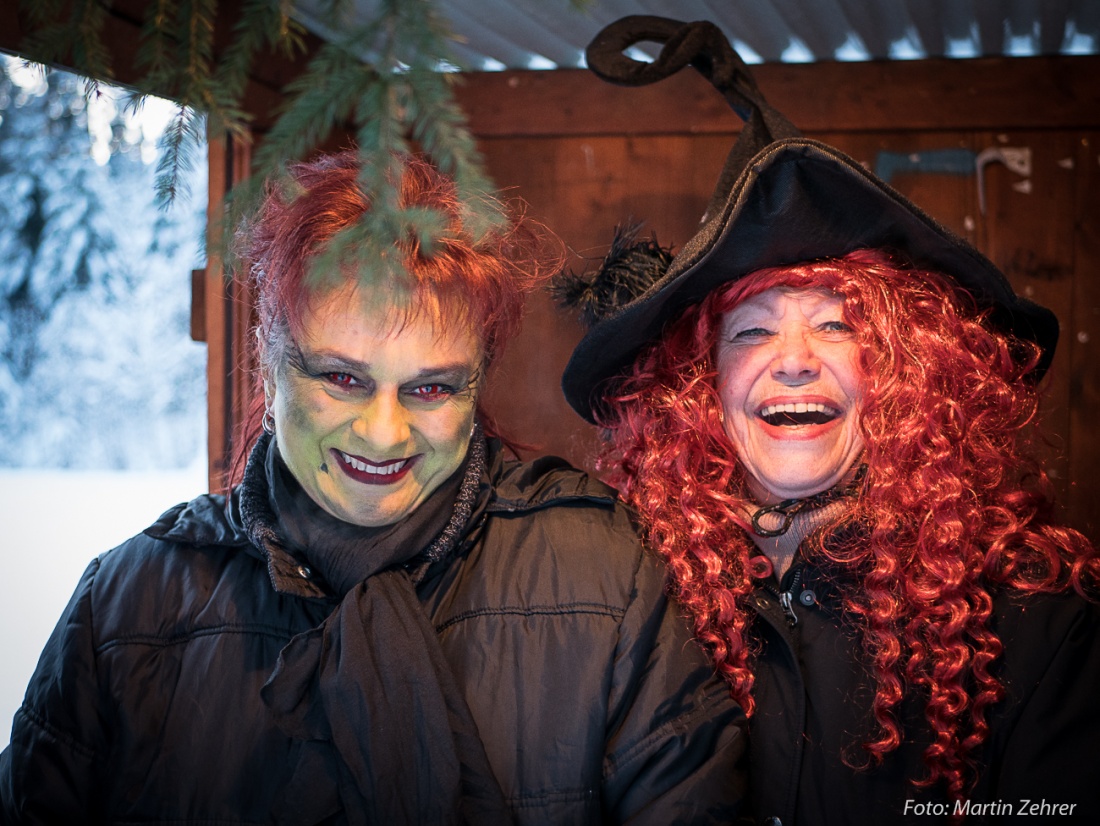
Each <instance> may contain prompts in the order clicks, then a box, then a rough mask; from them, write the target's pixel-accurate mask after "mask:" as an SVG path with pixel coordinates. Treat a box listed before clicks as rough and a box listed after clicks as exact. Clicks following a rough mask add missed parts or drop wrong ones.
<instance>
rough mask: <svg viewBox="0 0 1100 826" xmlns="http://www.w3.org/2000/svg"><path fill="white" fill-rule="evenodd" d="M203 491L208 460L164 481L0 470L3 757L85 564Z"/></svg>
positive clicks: (141, 475)
mask: <svg viewBox="0 0 1100 826" xmlns="http://www.w3.org/2000/svg"><path fill="white" fill-rule="evenodd" d="M206 488H207V480H206V465H205V458H202V459H200V460H199V461H196V462H195V463H193V464H192V466H191V467H190V468H189V469H187V470H178V471H168V472H159V473H158V472H153V473H147V472H133V471H127V472H107V471H63V470H20V469H10V468H0V563H2V565H3V568H2V572H0V663H2V668H0V749H2V748H4V747H6V746H7V744H8V740H9V738H10V736H11V720H12V717H13V716H14V715H15V712H16V710H17V709H18V708H19V704H20V703H21V702H22V701H23V692H24V690H25V689H26V687H27V681H28V680H29V679H30V676H31V673H32V672H33V671H34V667H35V665H36V664H37V662H38V655H39V653H40V652H41V651H42V647H43V646H44V645H45V644H46V640H47V639H48V638H49V635H50V632H51V631H53V627H54V624H55V623H56V622H57V619H58V617H60V616H61V612H62V611H63V610H64V608H65V605H66V603H67V602H68V601H69V597H70V596H71V595H72V592H73V589H74V588H75V587H76V584H77V581H78V580H79V579H80V575H81V574H82V573H83V572H84V569H85V568H86V567H87V565H88V563H89V562H90V561H91V560H92V559H93V558H94V557H95V556H97V555H98V554H100V553H103V552H104V551H106V550H108V549H110V548H113V547H114V546H115V545H118V544H119V543H120V542H122V541H123V540H125V539H127V538H128V537H130V536H132V535H134V534H136V533H138V532H139V531H141V530H142V529H144V528H146V527H148V526H149V525H150V524H151V523H152V522H153V521H154V520H155V519H156V518H157V517H158V516H160V514H161V513H163V512H164V511H166V510H167V509H168V508H170V507H171V506H172V505H174V504H176V503H177V502H182V501H184V500H187V499H191V498H192V497H193V496H195V495H196V494H199V493H202V492H203V491H205V490H206Z"/></svg>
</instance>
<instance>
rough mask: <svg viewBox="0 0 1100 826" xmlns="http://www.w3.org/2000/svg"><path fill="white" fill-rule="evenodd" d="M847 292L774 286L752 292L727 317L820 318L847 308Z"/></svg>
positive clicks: (726, 319) (838, 316) (737, 318)
mask: <svg viewBox="0 0 1100 826" xmlns="http://www.w3.org/2000/svg"><path fill="white" fill-rule="evenodd" d="M844 303H845V301H844V296H842V295H840V294H839V293H837V292H834V291H833V290H830V289H828V288H826V287H809V288H806V287H789V286H778V287H770V288H768V289H766V290H762V291H760V292H758V293H754V294H752V295H749V296H747V297H745V298H743V299H741V301H739V302H738V303H737V304H735V305H734V306H733V307H732V308H731V309H729V310H727V311H726V312H725V313H723V321H724V322H729V321H739V320H744V319H753V318H760V319H764V318H783V317H785V316H789V315H794V316H796V317H797V316H805V317H807V318H818V317H819V316H822V315H836V316H837V318H838V319H839V318H840V317H841V314H843V312H844Z"/></svg>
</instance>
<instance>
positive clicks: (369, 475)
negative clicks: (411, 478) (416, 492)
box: [334, 450, 415, 485]
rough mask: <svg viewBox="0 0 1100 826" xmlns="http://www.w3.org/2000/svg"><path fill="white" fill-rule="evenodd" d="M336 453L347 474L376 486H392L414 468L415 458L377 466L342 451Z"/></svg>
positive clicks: (395, 460)
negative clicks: (391, 484)
mask: <svg viewBox="0 0 1100 826" xmlns="http://www.w3.org/2000/svg"><path fill="white" fill-rule="evenodd" d="M334 453H336V455H337V456H338V457H339V458H340V467H341V468H343V470H344V472H345V473H347V474H348V475H349V476H351V477H352V478H353V479H357V480H359V481H360V482H367V483H368V484H374V485H384V484H390V483H393V482H396V481H397V480H399V479H401V478H402V477H403V476H404V475H405V473H406V472H407V471H408V470H409V468H411V467H412V464H413V458H415V457H413V458H408V459H394V460H392V461H389V462H383V463H382V464H378V465H376V464H373V463H371V462H366V461H364V460H362V459H360V458H358V457H356V456H352V455H351V454H348V453H344V451H342V450H336V451H334Z"/></svg>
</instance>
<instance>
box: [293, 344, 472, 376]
mask: <svg viewBox="0 0 1100 826" xmlns="http://www.w3.org/2000/svg"><path fill="white" fill-rule="evenodd" d="M290 358H291V361H292V363H294V365H295V366H296V367H297V368H298V369H299V370H301V371H302V372H304V373H306V374H307V375H309V374H317V373H350V374H351V375H353V376H360V377H365V378H366V377H370V376H371V365H370V362H366V361H359V360H358V359H351V358H347V357H346V356H343V355H340V354H339V353H333V352H331V351H326V350H318V351H317V352H309V351H307V350H305V349H303V348H302V347H301V345H298V344H295V345H294V349H293V352H292V354H291V357H290ZM478 370H479V365H478V364H476V363H471V362H465V361H456V362H451V363H446V364H433V365H429V366H428V367H423V368H421V369H420V370H418V371H417V372H416V373H415V374H413V375H412V376H410V377H409V380H410V381H426V380H433V381H441V382H445V383H448V384H455V385H465V384H468V383H469V382H470V381H472V380H473V379H474V377H475V376H476V374H477V373H478Z"/></svg>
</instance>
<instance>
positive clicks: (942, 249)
mask: <svg viewBox="0 0 1100 826" xmlns="http://www.w3.org/2000/svg"><path fill="white" fill-rule="evenodd" d="M643 41H650V42H655V43H661V44H663V47H662V49H661V53H660V56H659V57H658V58H657V59H656V60H655V61H654V62H652V63H642V62H639V61H636V60H633V59H631V58H629V57H627V56H626V55H624V54H623V51H624V50H625V49H627V48H629V47H630V46H632V45H634V44H636V43H640V42H643ZM587 59H588V65H589V68H590V69H592V71H594V72H595V73H596V74H597V75H599V76H600V77H602V78H603V79H604V80H607V81H609V82H611V83H617V84H620V85H625V86H643V85H646V84H649V83H655V82H657V81H659V80H661V79H663V78H666V77H668V76H670V75H672V74H675V73H676V72H678V71H679V70H680V69H682V68H684V67H685V66H687V65H689V64H690V65H691V66H692V67H694V68H695V69H696V70H697V71H698V72H699V73H700V74H702V75H703V76H704V77H706V78H707V79H708V80H709V81H710V82H711V83H712V84H713V85H714V86H715V88H717V89H718V91H720V92H721V93H722V95H723V96H724V97H725V98H726V100H727V102H728V103H729V104H730V106H731V107H732V108H733V109H734V111H735V112H737V114H738V115H739V116H740V117H741V119H742V120H744V121H745V126H744V128H743V129H742V130H741V133H740V134H739V136H738V138H737V141H736V142H735V143H734V145H733V148H732V149H731V150H730V153H729V156H728V157H727V158H726V163H725V166H724V167H723V169H722V174H721V177H720V178H719V181H718V185H717V187H716V189H715V192H714V194H713V195H712V197H711V199H710V203H709V205H708V207H707V210H706V213H705V214H704V216H703V219H702V223H701V226H700V229H699V231H698V232H697V233H696V234H695V235H694V237H692V238H691V239H690V240H689V241H688V242H687V243H686V244H684V246H683V247H682V248H681V249H680V251H679V252H678V253H677V254H676V255H675V257H673V258H672V261H671V263H669V264H668V267H667V269H665V270H664V272H663V275H659V277H657V278H656V279H655V280H653V281H652V283H650V284H649V285H648V287H647V288H643V291H641V292H640V294H639V295H637V296H636V297H634V298H632V299H631V300H629V301H627V302H626V303H624V304H622V305H621V306H618V307H617V308H615V309H613V310H612V311H610V312H609V313H608V314H607V315H605V316H604V317H603V318H601V319H599V320H598V321H596V323H595V324H593V326H591V327H590V329H589V330H588V332H587V334H586V335H585V336H584V338H583V339H582V340H581V342H580V344H578V345H577V347H576V349H575V350H574V351H573V355H572V358H570V360H569V364H568V365H567V366H566V368H565V373H564V375H563V376H562V388H563V390H564V391H565V397H566V399H567V400H568V401H569V404H570V405H572V407H573V409H574V410H576V411H577V412H578V413H579V414H580V415H581V416H583V417H584V418H585V419H587V420H588V421H590V422H591V421H595V418H596V412H597V411H598V410H599V407H600V404H601V401H600V400H601V398H602V397H603V395H604V393H605V392H606V391H607V390H608V389H609V387H608V383H609V382H610V381H612V380H614V379H615V378H616V377H617V376H619V375H620V374H621V373H622V372H623V371H624V370H625V369H626V368H627V367H628V366H629V365H630V364H631V362H632V361H633V360H634V358H635V356H636V355H637V354H638V351H639V350H640V349H641V348H642V347H643V346H644V345H645V344H647V343H648V342H650V341H652V340H654V339H655V338H657V337H658V336H659V335H660V334H661V331H662V329H663V328H664V325H665V324H666V323H667V322H668V321H669V320H671V319H672V318H675V317H676V316H678V315H679V314H680V312H681V311H682V310H683V309H684V308H685V307H687V306H688V305H690V304H693V303H696V302H699V301H701V300H702V299H703V298H704V297H705V296H706V295H707V294H708V293H709V292H710V291H711V290H713V289H714V288H715V287H717V286H719V285H720V284H724V283H727V282H729V281H734V280H736V279H738V278H741V277H743V276H745V275H748V274H749V273H752V272H754V271H756V270H759V269H761V268H764V267H775V266H781V265H785V264H796V263H800V262H803V261H807V260H812V259H817V258H834V257H839V256H842V255H845V254H846V253H849V252H852V251H853V250H856V249H863V248H877V249H885V250H888V251H891V252H893V253H895V254H898V255H900V256H901V257H903V258H904V259H906V260H908V261H909V262H910V263H912V264H913V265H915V266H919V267H922V268H925V269H929V270H934V271H936V272H940V273H942V274H944V275H946V276H948V277H950V278H952V279H954V280H955V281H956V282H957V283H958V284H959V285H960V286H961V287H963V288H964V289H966V290H967V291H968V292H969V293H971V294H972V295H973V297H974V299H975V301H976V302H977V304H978V306H979V307H980V308H982V309H984V310H987V311H988V316H987V318H988V323H989V324H990V325H991V326H992V327H994V328H996V329H997V330H999V331H1001V332H1003V333H1006V334H1008V335H1010V336H1012V337H1014V338H1016V339H1022V340H1027V341H1032V342H1035V343H1036V344H1038V345H1039V347H1040V348H1041V350H1042V357H1041V359H1040V361H1039V364H1038V365H1037V366H1036V368H1035V371H1034V373H1033V377H1034V378H1036V379H1037V378H1038V377H1041V376H1042V375H1043V373H1045V372H1046V370H1047V368H1048V367H1049V366H1050V362H1051V359H1052V358H1053V355H1054V348H1055V345H1056V344H1057V342H1058V320H1057V319H1056V318H1055V316H1054V314H1053V313H1052V312H1050V311H1049V310H1047V309H1046V308H1044V307H1040V306H1039V305H1037V304H1034V303H1032V302H1031V301H1028V300H1027V299H1025V298H1022V297H1021V296H1018V295H1016V294H1015V293H1014V292H1013V290H1012V287H1011V286H1010V285H1009V283H1008V280H1007V279H1006V278H1005V276H1004V275H1003V274H1002V273H1001V271H1000V270H998V269H997V267H996V266H995V265H994V264H993V263H992V262H991V261H990V260H989V259H987V258H986V257H985V256H983V255H982V254H981V253H980V252H978V250H977V249H975V248H974V247H973V246H972V245H971V244H969V243H967V242H966V241H965V240H963V239H962V238H960V237H958V236H957V235H955V234H954V233H952V232H951V231H949V230H947V229H946V228H944V227H942V226H940V225H939V224H938V223H937V222H936V221H934V220H933V219H932V218H930V217H929V216H928V215H926V214H925V213H924V212H923V211H921V210H920V209H919V208H918V207H917V206H916V205H915V204H913V203H912V202H910V201H909V200H907V199H906V198H904V197H903V196H902V195H901V194H899V193H898V192H896V191H894V190H893V189H892V188H891V187H890V186H888V185H887V184H886V183H885V182H884V181H882V180H880V179H879V178H877V177H875V176H874V175H873V174H871V173H870V172H869V171H868V170H866V169H865V168H864V167H863V166H862V165H860V164H859V163H858V162H857V161H855V160H853V159H852V158H849V157H848V156H847V155H844V154H843V153H841V152H839V151H837V150H836V149H834V148H833V147H831V146H829V145H827V144H824V143H821V142H820V141H815V140H810V139H808V138H804V137H802V136H801V133H799V131H798V130H797V129H796V128H795V127H794V126H793V125H792V124H791V122H790V121H788V120H787V119H786V118H785V117H784V116H783V115H782V114H780V113H779V112H778V111H777V110H775V109H773V108H772V107H771V106H769V105H768V103H767V101H766V100H765V99H764V96H763V95H762V94H761V93H760V90H759V89H758V88H757V86H756V83H755V81H754V80H753V78H752V75H751V73H750V72H749V69H748V67H747V66H746V65H745V63H744V61H742V60H741V58H740V57H739V56H738V55H737V53H736V52H735V51H734V49H733V47H732V46H731V45H730V43H729V41H728V40H727V39H726V37H725V36H724V35H723V34H722V32H721V31H720V30H719V29H718V28H717V27H716V26H714V25H713V24H711V23H708V22H695V23H682V22H680V21H677V20H669V19H667V18H663V17H652V16H645V15H637V16H631V17H624V18H623V19H621V20H619V21H617V22H615V23H612V24H611V25H610V26H608V27H607V28H605V29H604V30H603V31H601V32H600V33H599V34H598V35H596V37H595V39H594V40H593V41H592V42H591V43H590V44H589V46H588V51H587ZM599 277H600V275H599V274H597V276H596V278H597V280H598V279H599Z"/></svg>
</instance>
